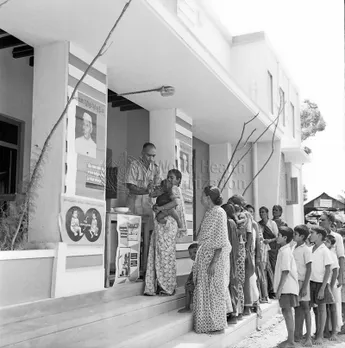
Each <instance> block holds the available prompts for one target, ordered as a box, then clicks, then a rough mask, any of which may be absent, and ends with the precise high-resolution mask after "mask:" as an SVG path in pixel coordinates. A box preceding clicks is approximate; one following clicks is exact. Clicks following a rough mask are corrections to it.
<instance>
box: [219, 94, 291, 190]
mask: <svg viewBox="0 0 345 348" xmlns="http://www.w3.org/2000/svg"><path fill="white" fill-rule="evenodd" d="M284 107H285V102H284V98H283V97H282V95H280V103H279V108H278V114H277V116H276V117H275V118H274V119H273V121H272V122H271V123H270V124H269V125H268V126H267V127H266V128H265V129H264V130H263V131H262V132H261V134H260V135H259V136H258V137H257V138H256V139H255V140H254V141H253V142H252V143H251V144H250V146H249V148H248V149H247V150H246V151H245V153H244V154H243V155H242V156H241V157H240V159H239V160H237V161H236V164H235V165H234V166H233V167H232V170H231V172H230V173H229V175H228V177H227V179H226V180H225V182H224V184H223V186H222V188H221V192H223V191H224V189H225V187H226V185H227V183H228V182H229V180H230V178H231V177H232V175H233V173H234V171H235V169H236V168H237V167H238V165H239V164H240V163H241V161H242V160H243V159H244V158H245V157H246V156H247V155H248V153H249V152H250V151H251V149H252V148H253V146H254V144H256V143H257V142H258V141H259V140H260V139H261V138H262V137H263V135H264V134H265V133H266V132H267V131H268V130H269V129H270V128H271V126H272V125H274V124H275V127H274V131H273V135H272V151H271V154H270V156H269V157H268V159H267V161H266V162H265V163H264V165H263V166H262V168H261V169H260V171H259V172H258V173H257V174H256V175H255V176H254V178H253V180H251V182H250V183H249V185H248V186H247V187H246V188H245V190H244V193H245V192H246V191H247V189H248V188H249V187H250V185H252V183H253V182H254V180H255V178H256V177H257V176H258V175H259V174H260V173H261V172H262V170H263V169H264V168H265V166H266V165H267V164H268V162H269V161H270V159H271V158H272V155H273V153H274V140H273V139H274V138H275V134H276V130H277V127H278V124H279V118H280V115H281V113H282V112H283V110H284ZM258 115H259V114H257V115H255V116H254V118H256V117H257V116H258ZM254 118H253V119H254ZM253 119H251V120H249V121H248V122H245V123H244V124H243V128H242V133H241V136H240V139H239V141H238V142H237V145H236V147H235V150H234V152H233V154H232V156H231V158H230V161H229V163H228V165H227V167H226V170H225V171H224V173H223V174H222V176H221V179H220V181H219V184H218V187H219V188H220V186H221V185H220V183H221V180H223V178H224V176H225V174H226V172H227V171H228V169H229V168H230V166H231V165H232V161H233V159H234V157H235V154H236V152H238V151H239V149H238V145H239V143H240V142H241V140H242V138H243V133H244V128H245V126H246V125H247V124H248V123H249V122H251V121H252V120H253ZM254 131H255V130H254ZM254 131H252V133H251V134H250V135H249V137H248V138H247V140H246V142H245V143H244V145H243V146H242V147H241V149H243V148H244V147H245V146H246V145H247V143H248V140H249V138H250V136H251V135H252V134H253V133H254ZM244 193H243V194H244Z"/></svg>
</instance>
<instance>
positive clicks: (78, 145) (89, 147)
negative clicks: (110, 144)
mask: <svg viewBox="0 0 345 348" xmlns="http://www.w3.org/2000/svg"><path fill="white" fill-rule="evenodd" d="M96 150H97V145H96V143H95V142H94V141H93V140H92V138H91V137H90V138H89V139H85V137H84V136H82V137H79V138H77V139H76V140H75V152H76V153H79V154H80V155H84V156H88V157H92V158H96Z"/></svg>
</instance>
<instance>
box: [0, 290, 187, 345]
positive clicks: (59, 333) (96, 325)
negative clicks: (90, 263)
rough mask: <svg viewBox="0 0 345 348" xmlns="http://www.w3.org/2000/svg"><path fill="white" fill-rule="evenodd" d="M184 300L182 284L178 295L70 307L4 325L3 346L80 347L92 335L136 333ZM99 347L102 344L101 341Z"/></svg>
mask: <svg viewBox="0 0 345 348" xmlns="http://www.w3.org/2000/svg"><path fill="white" fill-rule="evenodd" d="M184 303H185V296H184V289H182V288H180V289H178V290H177V293H176V295H174V296H169V297H160V296H153V297H150V296H133V297H129V298H124V299H121V300H114V301H109V302H103V303H99V304H94V305H92V306H88V307H82V308H76V309H71V308H70V310H68V311H66V312H60V313H54V314H51V315H47V316H40V317H37V318H30V319H28V320H24V321H18V322H15V323H11V324H7V325H2V326H1V327H0V337H1V340H0V347H4V346H6V347H7V346H10V347H35V348H40V347H42V348H46V347H74V346H75V347H79V344H82V345H80V347H84V344H85V347H86V346H88V345H87V344H89V343H87V342H86V341H88V340H89V339H90V340H91V342H92V337H93V338H94V339H95V338H98V337H101V336H102V335H103V336H105V337H108V336H112V335H113V334H114V332H115V331H116V332H117V333H116V335H117V336H119V335H120V334H122V333H124V332H126V330H127V331H128V328H129V329H130V330H131V333H132V335H133V332H135V331H133V327H136V325H138V326H141V325H142V323H146V322H148V320H149V319H150V318H153V317H157V316H160V315H162V314H163V313H167V312H170V311H172V310H175V309H177V308H181V307H182V306H183V305H184ZM154 319H155V318H154ZM136 323H137V324H136ZM61 342H65V343H61ZM69 342H73V345H72V343H71V344H69ZM97 342H98V341H97ZM95 347H102V346H101V345H99V344H98V343H97V344H96V345H95Z"/></svg>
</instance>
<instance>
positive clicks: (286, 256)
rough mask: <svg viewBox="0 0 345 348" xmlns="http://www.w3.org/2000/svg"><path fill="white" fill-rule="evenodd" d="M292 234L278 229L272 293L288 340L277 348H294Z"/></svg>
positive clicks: (295, 282) (295, 290)
mask: <svg viewBox="0 0 345 348" xmlns="http://www.w3.org/2000/svg"><path fill="white" fill-rule="evenodd" d="M293 235H294V232H293V230H292V229H291V228H290V227H286V226H282V227H280V228H279V233H278V237H277V243H278V244H279V245H280V249H279V251H278V256H277V262H276V267H275V272H274V292H275V293H276V297H277V299H278V300H279V305H280V307H281V309H282V313H283V316H284V319H285V325H286V329H287V332H288V338H287V340H286V341H284V342H282V343H281V344H280V345H279V347H281V348H291V347H295V342H294V333H295V327H294V317H293V314H292V308H295V307H298V305H299V303H298V293H299V285H298V274H297V266H296V262H295V259H294V257H293V254H292V249H291V246H290V242H291V241H292V239H293Z"/></svg>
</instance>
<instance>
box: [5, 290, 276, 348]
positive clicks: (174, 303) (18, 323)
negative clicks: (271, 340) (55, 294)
mask: <svg viewBox="0 0 345 348" xmlns="http://www.w3.org/2000/svg"><path fill="white" fill-rule="evenodd" d="M142 292H143V283H135V284H123V285H119V286H118V287H116V288H111V289H107V290H103V291H98V292H95V293H89V294H84V295H78V296H71V297H66V298H61V299H50V300H44V301H39V302H35V303H30V304H24V305H19V306H14V307H7V308H3V309H1V310H0V325H1V326H0V347H16V348H24V347H25V348H28V347H34V348H47V347H51V348H60V347H61V348H69V347H73V348H74V347H75V348H91V347H94V348H125V347H126V348H139V347H140V348H146V347H147V348H158V347H160V348H184V347H185V348H187V347H190V348H202V347H205V348H206V347H214V348H216V347H217V348H219V347H230V346H231V345H233V344H235V343H237V342H238V341H240V340H241V339H242V338H244V337H245V336H247V335H248V334H250V332H252V331H254V330H255V329H256V327H257V325H258V323H257V317H256V315H251V316H250V317H247V318H246V319H245V320H243V321H242V322H240V323H239V324H237V325H232V326H231V327H229V328H228V329H227V330H226V332H225V334H224V335H218V336H208V335H197V334H195V333H194V332H192V325H193V322H192V315H191V314H180V313H177V309H178V308H181V307H183V306H184V300H185V299H184V291H183V289H182V288H179V289H178V290H177V293H176V294H175V295H174V296H170V297H159V296H154V297H149V296H142ZM277 312H278V307H277V304H275V303H273V304H270V305H266V306H265V307H264V308H263V319H261V320H260V321H261V322H263V321H265V320H268V319H269V318H271V317H272V316H273V315H275V314H276V313H277ZM187 344H189V345H187Z"/></svg>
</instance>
